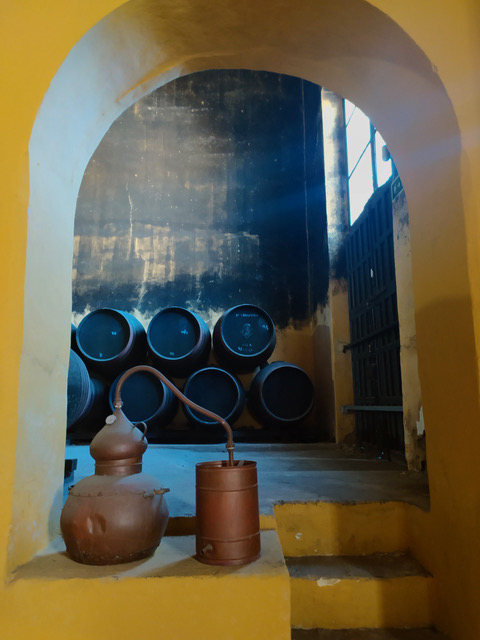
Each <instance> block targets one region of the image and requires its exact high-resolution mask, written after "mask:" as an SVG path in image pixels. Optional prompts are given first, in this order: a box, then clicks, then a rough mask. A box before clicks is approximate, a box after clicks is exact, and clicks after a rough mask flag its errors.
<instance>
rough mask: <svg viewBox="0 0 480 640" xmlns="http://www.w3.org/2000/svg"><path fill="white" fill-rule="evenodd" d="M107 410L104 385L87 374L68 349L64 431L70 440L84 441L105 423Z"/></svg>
mask: <svg viewBox="0 0 480 640" xmlns="http://www.w3.org/2000/svg"><path fill="white" fill-rule="evenodd" d="M109 412H110V407H109V404H108V385H107V384H106V383H105V381H104V380H102V379H101V378H97V377H95V376H92V375H90V373H89V372H88V369H87V367H86V365H85V363H84V362H83V360H82V359H81V358H80V356H79V355H78V354H77V353H75V351H73V350H72V349H71V350H70V360H69V366H68V379H67V434H68V438H69V440H70V441H73V442H88V441H90V440H91V439H92V438H93V437H94V436H95V435H96V434H97V433H98V431H100V429H101V428H102V427H103V426H104V424H105V418H106V416H107V415H108V414H109Z"/></svg>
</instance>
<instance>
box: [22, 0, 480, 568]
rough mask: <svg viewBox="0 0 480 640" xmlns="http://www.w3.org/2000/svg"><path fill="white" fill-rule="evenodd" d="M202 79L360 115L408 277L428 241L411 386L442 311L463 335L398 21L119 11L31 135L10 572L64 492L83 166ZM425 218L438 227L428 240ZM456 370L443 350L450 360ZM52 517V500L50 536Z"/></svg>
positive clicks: (456, 247) (428, 121) (442, 139)
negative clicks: (265, 82) (240, 72)
mask: <svg viewBox="0 0 480 640" xmlns="http://www.w3.org/2000/svg"><path fill="white" fill-rule="evenodd" d="M211 68H247V69H262V70H266V71H274V72H278V73H285V74H289V75H295V76H299V77H303V78H305V79H307V80H310V81H313V82H316V83H317V84H320V85H322V86H325V87H327V88H328V89H331V90H333V91H335V92H336V93H339V94H341V95H344V96H345V97H348V98H349V99H351V100H352V101H354V102H355V103H356V104H358V105H359V106H360V107H361V108H362V109H363V110H364V111H365V112H366V113H368V114H369V116H370V117H371V118H372V120H373V122H374V124H375V125H376V126H377V127H378V128H379V129H380V130H381V131H382V134H383V136H384V137H385V139H386V141H387V143H388V145H389V148H390V149H391V152H392V154H393V155H394V157H395V159H396V162H397V164H398V167H399V170H400V173H401V175H402V179H403V182H404V185H405V189H406V193H407V197H408V203H409V210H410V216H411V233H412V255H413V262H414V270H415V268H416V266H417V267H418V266H419V265H421V263H422V250H421V247H422V238H425V236H428V237H429V238H430V244H429V246H430V249H431V258H430V259H431V261H432V263H431V266H429V265H422V266H421V269H418V274H419V275H418V277H417V278H416V282H415V287H416V293H417V301H420V303H419V304H417V333H418V338H419V354H420V369H421V372H422V358H423V362H426V359H427V358H430V357H431V356H432V355H433V356H434V355H435V349H436V341H437V340H438V339H442V337H446V335H447V333H448V331H449V328H450V325H451V323H450V324H449V323H445V322H444V321H443V320H442V316H441V314H439V310H440V309H441V308H442V307H443V305H445V304H448V300H449V299H450V300H451V299H452V298H455V299H457V298H460V299H461V303H462V307H461V309H463V311H461V316H460V317H459V318H458V322H459V323H460V324H461V325H462V326H463V329H464V332H465V331H466V332H469V331H473V329H472V327H471V319H469V309H470V307H469V299H468V291H467V290H466V286H467V285H466V283H467V282H468V278H467V265H466V258H465V252H464V249H463V247H464V245H465V230H464V226H463V220H460V219H459V218H458V217H457V216H456V215H455V212H456V211H461V208H462V203H461V192H460V182H459V148H460V143H459V134H458V127H457V123H456V119H455V115H454V112H453V109H452V106H451V104H450V101H449V99H448V96H447V94H446V92H445V90H444V88H443V85H442V84H441V82H440V80H439V78H438V76H437V75H436V73H435V71H434V70H433V69H432V66H431V64H430V62H429V60H428V59H427V58H426V56H425V55H424V54H423V53H422V51H421V50H420V49H419V48H418V47H417V45H416V44H415V43H414V42H413V40H411V39H410V38H409V36H408V35H407V34H405V33H404V32H403V31H402V30H401V29H400V28H399V26H398V25H397V24H395V22H393V21H392V20H391V19H390V18H389V17H388V16H387V15H386V14H384V13H382V12H381V11H379V10H377V9H375V8H373V7H372V6H371V5H370V4H369V3H367V2H365V1H364V0H345V2H342V3H337V2H334V1H333V0H321V1H315V2H313V1H311V0H304V1H302V2H300V3H295V5H294V6H293V5H292V6H290V5H282V6H281V8H279V6H278V3H277V2H275V1H274V0H268V1H267V2H264V3H262V4H261V6H260V5H258V6H255V5H249V6H248V7H241V6H239V5H238V4H235V3H232V4H229V5H228V6H226V5H225V3H224V2H210V1H208V0H202V1H201V2H196V3H194V4H193V3H191V2H187V1H184V2H178V3H175V4H174V5H173V4H172V5H168V6H165V5H161V6H160V5H158V3H156V2H152V1H151V0H131V2H128V3H126V4H125V5H123V6H121V7H120V8H119V9H118V10H116V11H115V12H113V13H112V14H110V15H108V16H106V17H105V18H104V19H103V20H102V21H101V22H99V23H98V24H97V25H96V26H95V27H93V28H92V29H91V30H90V31H89V32H88V33H87V34H86V35H85V36H84V37H83V38H82V39H81V40H80V41H79V42H78V43H77V44H76V45H75V47H74V48H73V49H72V50H71V52H70V54H69V55H68V57H67V58H66V60H65V62H64V64H63V65H62V67H61V68H60V69H59V71H58V73H57V74H56V75H55V77H54V78H53V80H52V83H51V86H50V88H49V90H48V92H47V94H46V96H45V99H44V102H43V104H42V106H41V109H40V111H39V113H38V116H37V119H36V122H35V126H34V130H33V133H32V137H31V142H30V181H31V182H30V222H29V231H28V244H27V266H26V282H25V315H24V342H23V351H22V362H21V371H20V389H19V405H20V414H19V427H18V430H19V431H18V433H19V437H18V446H17V458H16V472H15V474H16V475H15V496H14V501H13V503H14V513H13V516H12V518H13V520H12V522H13V529H12V536H11V543H10V550H11V564H12V565H15V563H18V562H20V561H24V560H25V559H26V558H24V557H21V558H19V557H17V555H16V548H17V547H18V548H21V549H32V550H33V552H34V551H35V550H36V548H40V547H41V546H42V545H43V544H44V542H45V540H46V539H47V538H48V535H49V532H48V526H49V525H48V518H47V517H46V514H47V513H48V511H49V510H50V508H51V504H52V500H53V496H54V495H55V492H56V491H57V489H58V486H59V484H60V482H61V476H60V474H61V470H62V463H63V445H64V419H65V418H64V416H65V380H66V371H67V363H68V337H67V335H66V328H68V324H69V322H70V320H69V318H70V287H71V275H70V274H71V258H72V238H73V220H74V215H75V201H76V196H77V193H78V189H79V185H80V181H81V177H82V175H83V171H84V169H85V166H86V164H87V162H88V159H89V158H90V156H91V154H92V152H93V150H94V149H95V147H96V146H97V144H98V143H99V141H100V140H101V138H102V136H103V134H104V133H105V131H106V130H107V129H108V127H109V125H110V124H111V123H112V122H113V120H114V119H115V118H116V116H117V115H118V114H119V113H121V112H122V111H123V110H124V109H125V108H127V107H128V106H130V105H131V104H133V103H134V102H135V101H136V100H137V99H139V98H140V97H142V96H143V95H145V94H146V93H148V92H150V91H151V90H153V89H154V88H156V87H158V86H160V85H162V84H163V83H165V82H167V81H168V80H171V79H173V78H174V77H177V76H180V75H183V74H186V73H190V72H193V71H199V70H204V69H211ZM434 218H435V219H436V220H439V219H440V220H441V221H443V222H444V224H443V225H436V226H435V227H433V226H432V222H433V219H434ZM459 256H460V260H459ZM435 262H437V265H436V267H435V268H434V264H435ZM432 327H433V333H432ZM472 340H473V339H472ZM454 358H455V354H454V350H453V347H451V349H450V352H449V355H448V359H450V360H454ZM424 370H426V369H425V367H424ZM447 382H448V381H447V380H445V388H446V386H447ZM429 393H430V406H431V407H432V415H433V413H434V411H433V395H432V391H431V390H429V389H428V385H427V388H426V393H425V394H424V405H425V415H426V419H428V411H429ZM39 442H41V443H44V444H42V445H41V446H39V444H38V443H39ZM33 456H35V460H33ZM26 486H27V487H28V486H35V487H37V489H36V495H35V501H34V502H35V504H36V506H35V514H34V515H32V514H31V513H30V516H29V518H28V521H26V520H25V519H24V516H22V513H23V512H24V510H25V505H26V504H29V503H31V502H32V500H31V495H30V494H29V491H25V487H26ZM39 486H40V489H38V487H39ZM39 493H40V495H38V494H39ZM59 507H60V504H59V503H58V501H57V504H56V506H55V507H54V508H53V511H52V522H56V521H57V520H58V518H57V515H58V509H59ZM31 541H34V542H31ZM20 543H21V544H20Z"/></svg>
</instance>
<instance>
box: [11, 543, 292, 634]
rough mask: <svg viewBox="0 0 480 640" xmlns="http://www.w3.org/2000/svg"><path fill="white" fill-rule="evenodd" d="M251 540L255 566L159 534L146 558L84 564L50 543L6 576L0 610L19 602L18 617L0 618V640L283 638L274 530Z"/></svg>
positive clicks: (284, 599) (280, 563)
mask: <svg viewBox="0 0 480 640" xmlns="http://www.w3.org/2000/svg"><path fill="white" fill-rule="evenodd" d="M261 544H262V555H261V557H260V558H259V559H258V560H257V561H255V562H252V563H251V564H248V565H244V566H226V567H222V566H211V565H206V564H201V563H200V562H197V561H196V560H195V559H194V558H193V555H194V553H195V536H172V537H170V536H165V537H164V538H163V539H162V542H161V544H160V546H159V547H158V549H157V550H156V552H155V553H154V555H153V556H151V557H150V558H146V559H145V560H139V561H137V562H130V563H126V564H122V565H112V566H90V565H81V564H78V563H76V562H74V561H73V560H70V559H69V558H68V557H67V555H66V554H65V545H64V544H63V541H62V540H61V539H60V538H57V539H55V540H54V541H53V542H52V544H51V545H50V546H49V547H48V548H47V549H45V550H44V551H43V552H42V553H40V554H38V555H37V556H36V557H35V558H34V559H33V560H32V561H31V562H29V563H27V564H25V565H23V566H21V567H19V568H18V569H17V570H16V571H15V573H14V574H13V576H12V580H11V582H10V583H9V585H8V588H7V589H6V590H5V593H4V594H3V595H2V601H1V603H0V609H1V610H3V611H8V610H9V609H13V608H14V606H15V605H16V604H17V603H22V612H23V615H22V616H13V617H7V618H5V619H3V618H2V617H1V614H0V629H1V632H0V638H1V640H20V639H21V638H35V640H52V639H53V638H55V639H57V638H69V639H70V640H86V639H88V640H105V639H106V638H112V637H115V638H116V640H131V638H139V639H141V640H160V639H166V640H192V639H193V638H195V640H226V639H227V638H228V639H229V640H246V639H248V640H266V639H272V640H290V584H289V582H290V579H289V575H288V571H287V569H286V566H285V562H284V558H283V555H282V550H281V547H280V543H279V541H278V537H277V534H276V532H275V531H262V533H261ZM72 603H73V606H72ZM65 612H67V614H66V613H65ZM52 621H54V622H55V625H54V627H55V631H54V633H53V634H52V624H53V622H52Z"/></svg>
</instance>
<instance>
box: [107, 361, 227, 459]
mask: <svg viewBox="0 0 480 640" xmlns="http://www.w3.org/2000/svg"><path fill="white" fill-rule="evenodd" d="M137 371H147V372H148V373H151V374H152V375H154V376H156V377H157V378H158V379H159V380H161V381H162V382H163V383H164V384H165V385H166V386H167V387H168V388H169V389H170V391H172V393H174V394H175V395H176V396H177V398H179V399H180V400H181V402H183V403H184V404H186V405H188V406H189V407H191V408H192V409H195V411H198V413H202V414H203V415H204V416H207V418H211V419H212V420H215V421H216V422H219V423H220V424H221V425H222V427H223V428H224V429H225V431H226V432H227V445H226V448H227V451H228V466H229V467H233V450H234V449H235V444H234V442H233V433H232V428H231V427H230V425H229V424H228V422H227V421H226V420H224V419H223V418H221V417H220V416H219V415H217V414H216V413H213V411H209V410H208V409H205V408H204V407H201V406H200V405H199V404H196V403H195V402H192V400H189V399H188V398H187V397H186V396H184V395H183V393H182V392H181V391H180V390H179V389H177V387H176V386H175V385H174V384H173V383H172V382H170V380H169V379H168V378H166V377H165V376H164V375H163V373H161V372H160V371H158V369H154V368H153V367H150V366H148V365H146V364H140V365H138V366H136V367H132V368H131V369H129V370H128V371H125V373H124V374H123V375H122V377H121V378H120V380H119V381H118V383H117V387H116V389H115V401H114V405H115V408H116V409H117V408H118V409H120V408H121V407H122V405H123V402H122V398H121V395H120V391H121V389H122V386H123V383H124V382H125V380H126V379H127V378H129V377H130V376H131V375H132V374H133V373H136V372H137Z"/></svg>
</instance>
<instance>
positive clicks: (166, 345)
mask: <svg viewBox="0 0 480 640" xmlns="http://www.w3.org/2000/svg"><path fill="white" fill-rule="evenodd" d="M147 343H148V349H149V352H150V356H151V359H152V362H153V365H154V366H155V367H157V369H159V370H160V371H161V372H162V373H165V374H166V375H169V376H174V377H179V378H186V377H187V376H189V375H190V374H191V373H193V371H195V370H196V369H199V368H201V367H203V366H204V365H205V364H206V362H207V360H208V356H209V355H210V349H211V344H212V340H211V335H210V329H209V328H208V325H207V323H206V322H205V321H204V320H203V319H202V318H201V317H200V316H199V315H198V314H197V313H195V312H193V311H189V310H188V309H184V308H182V307H168V308H166V309H163V310H162V311H159V312H158V313H157V314H156V315H155V316H154V317H153V318H152V320H151V321H150V324H149V325H148V329H147Z"/></svg>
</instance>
